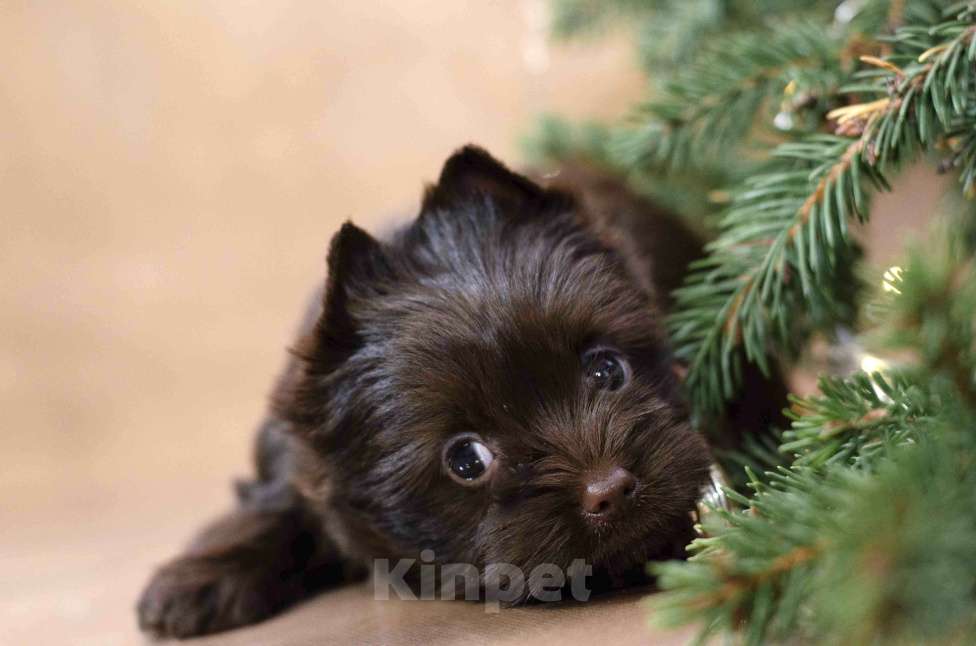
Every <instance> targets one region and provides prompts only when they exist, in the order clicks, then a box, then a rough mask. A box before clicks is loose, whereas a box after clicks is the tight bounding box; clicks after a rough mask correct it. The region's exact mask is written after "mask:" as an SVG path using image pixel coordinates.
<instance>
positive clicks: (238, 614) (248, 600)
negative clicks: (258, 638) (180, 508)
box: [137, 556, 280, 639]
mask: <svg viewBox="0 0 976 646" xmlns="http://www.w3.org/2000/svg"><path fill="white" fill-rule="evenodd" d="M261 579H262V577H260V576H255V574H254V572H253V571H249V570H248V569H247V568H242V567H241V564H240V563H235V562H228V561H221V560H217V561H213V560H209V559H206V558H197V557H192V556H190V557H185V558H182V559H177V560H176V561H173V562H171V563H169V564H167V565H165V566H163V567H162V568H161V569H160V570H159V571H157V572H156V574H155V576H153V578H152V580H150V582H149V585H148V586H147V587H146V589H145V591H144V592H143V593H142V597H141V598H140V599H139V603H138V607H137V614H138V616H139V626H140V628H142V630H144V631H146V632H149V633H152V634H154V635H156V636H158V637H175V638H178V639H183V638H186V637H193V636H195V635H204V634H207V633H215V632H219V631H222V630H229V629H231V628H237V627H239V626H244V625H247V624H252V623H255V622H257V621H260V620H262V619H265V618H267V617H268V616H270V615H272V614H274V612H275V611H276V610H277V609H278V607H280V604H277V603H276V597H277V596H278V595H276V593H275V591H274V587H275V584H274V582H271V581H264V582H262V580H261ZM266 584H270V585H266Z"/></svg>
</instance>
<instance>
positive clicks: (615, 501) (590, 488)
mask: <svg viewBox="0 0 976 646" xmlns="http://www.w3.org/2000/svg"><path fill="white" fill-rule="evenodd" d="M636 487H637V479H636V478H635V477H634V474H632V473H631V472H630V471H628V470H627V469H624V468H622V467H611V468H610V469H606V470H604V471H598V472H596V473H593V474H592V475H590V477H589V478H588V479H587V480H586V481H585V482H584V485H583V511H585V512H586V513H588V514H593V515H594V516H601V517H608V516H610V515H611V514H613V513H615V512H617V511H619V510H620V508H621V507H622V506H623V505H624V503H625V502H626V500H627V499H628V498H630V497H631V496H632V495H634V489H635V488H636Z"/></svg>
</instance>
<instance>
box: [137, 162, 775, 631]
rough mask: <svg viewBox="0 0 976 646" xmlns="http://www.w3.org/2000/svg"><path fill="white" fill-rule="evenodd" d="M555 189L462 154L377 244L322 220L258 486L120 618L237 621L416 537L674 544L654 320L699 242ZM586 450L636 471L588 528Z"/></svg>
mask: <svg viewBox="0 0 976 646" xmlns="http://www.w3.org/2000/svg"><path fill="white" fill-rule="evenodd" d="M563 182H564V183H566V184H568V185H569V186H568V189H569V190H562V189H555V188H544V187H543V186H541V185H539V184H537V183H536V182H533V181H531V180H530V179H528V178H526V177H524V176H521V175H517V174H515V173H513V172H511V171H509V170H508V169H506V168H505V167H504V166H502V165H501V164H499V163H498V162H497V161H495V160H494V159H493V158H491V157H490V156H489V155H488V154H487V153H485V152H484V151H482V150H480V149H477V148H474V147H467V148H464V149H462V150H461V151H459V152H458V153H456V154H455V155H454V156H453V157H451V158H450V159H449V160H448V161H447V163H446V164H445V166H444V170H443V172H442V175H441V177H440V179H439V181H438V182H437V184H436V185H434V186H432V187H430V188H429V189H428V190H427V192H426V194H425V197H424V200H423V205H422V208H421V212H420V214H419V216H418V217H417V219H416V220H415V221H414V222H413V223H411V224H410V225H409V226H407V227H406V228H404V229H402V230H401V231H399V232H398V233H397V234H396V235H394V236H393V237H392V239H390V240H389V241H385V242H381V241H378V240H375V239H374V238H373V237H371V236H370V235H369V234H367V233H365V232H364V231H362V230H361V229H359V228H357V227H356V226H355V225H353V224H351V223H347V224H345V225H344V226H343V227H342V229H341V230H340V231H339V233H337V234H336V236H335V238H334V239H333V241H332V245H331V249H330V251H329V256H328V268H329V272H328V279H327V283H326V287H325V289H324V290H323V294H322V296H321V297H317V298H316V301H315V303H314V304H313V306H312V308H311V310H310V312H309V314H308V315H307V316H306V323H305V324H304V325H303V326H302V331H301V333H300V335H299V339H298V341H297V342H296V344H295V347H294V357H293V359H292V360H291V362H290V363H289V365H288V367H287V369H286V370H285V373H284V374H283V376H282V377H281V379H280V380H279V383H278V386H277V388H276V390H275V393H274V397H273V405H272V412H271V413H270V415H269V419H268V420H267V421H266V422H265V424H264V426H263V427H262V430H261V432H260V434H259V442H258V456H257V462H258V479H257V480H256V481H255V482H252V483H246V484H243V485H241V486H240V487H239V491H240V493H241V498H242V502H241V508H240V509H239V510H238V511H235V512H233V514H231V515H230V516H229V517H228V518H227V519H225V520H223V521H221V523H219V524H218V525H217V526H215V527H214V528H212V529H211V530H209V531H208V532H207V533H206V534H205V535H204V539H203V540H202V542H198V544H197V545H196V546H194V547H192V548H191V549H190V551H189V552H188V553H187V554H186V555H184V556H182V557H180V558H178V559H177V560H175V561H174V562H172V563H170V564H169V565H167V566H164V567H163V568H162V569H161V570H160V571H159V573H157V575H156V577H155V578H154V579H153V581H152V582H151V583H150V586H149V588H148V589H147V591H146V592H145V594H144V597H143V601H142V602H141V604H140V610H139V616H140V621H141V623H142V626H143V627H144V628H146V629H148V630H150V631H152V632H155V633H159V634H162V635H173V636H177V637H184V636H188V635H193V634H200V633H205V632H212V631H216V630H221V629H225V628H230V627H233V626H238V625H243V624H246V623H250V622H253V621H258V620H260V619H262V618H264V617H266V616H268V615H269V614H272V613H274V612H276V611H278V610H279V609H280V608H283V607H284V606H286V605H288V604H289V603H292V602H294V601H296V600H298V599H301V598H302V597H304V596H307V595H308V594H310V593H311V592H313V591H314V590H316V589H318V588H319V587H320V586H321V585H324V584H327V583H330V582H335V581H338V580H346V579H349V578H352V577H354V576H356V575H361V573H362V572H363V570H364V568H365V567H366V566H368V565H369V563H371V561H372V559H375V558H391V559H396V558H400V557H410V558H417V556H418V554H419V553H420V551H421V550H423V549H432V550H433V551H434V553H435V554H436V556H437V560H438V561H439V562H442V563H443V562H465V563H472V564H474V565H476V566H477V567H478V569H479V570H483V568H484V566H485V565H488V564H491V563H498V562H504V563H511V564H514V565H516V566H519V567H521V568H523V570H524V571H525V572H528V571H529V570H531V569H532V568H533V567H534V566H535V565H536V564H539V563H543V562H547V563H554V564H556V565H559V566H561V567H563V568H565V567H567V566H568V565H569V564H570V562H571V561H573V560H574V559H577V558H582V559H585V560H586V561H587V562H589V563H592V564H593V565H594V566H595V567H596V569H597V570H598V571H599V572H600V573H602V575H609V576H616V575H622V574H625V573H627V572H630V571H634V570H635V568H636V569H639V568H641V567H642V565H643V563H644V562H646V561H647V560H649V559H653V558H661V557H672V556H675V555H679V556H680V555H681V554H682V553H683V546H684V545H685V544H686V543H687V541H688V539H689V538H690V536H691V526H690V521H689V511H690V510H691V509H692V508H693V506H694V503H695V501H696V498H697V496H698V493H699V490H700V487H701V486H702V484H703V483H704V481H705V479H706V476H707V471H708V467H709V464H710V461H711V458H710V454H709V450H708V447H707V446H706V443H705V442H704V440H703V439H702V437H701V436H700V435H699V434H698V433H696V432H695V431H693V430H692V429H691V427H690V425H689V422H688V413H687V410H686V408H685V404H684V402H683V401H682V399H681V396H680V390H679V384H678V381H677V378H676V377H675V376H674V371H673V370H672V364H673V359H672V357H671V353H670V349H669V345H668V340H667V337H666V334H665V331H664V328H663V326H662V317H663V314H664V312H665V310H666V308H667V307H668V299H667V291H669V290H670V289H671V288H673V287H675V286H676V285H677V282H678V281H679V280H680V276H681V275H682V274H683V272H684V270H685V267H686V265H687V263H688V262H689V261H690V260H691V259H693V258H694V257H695V256H696V255H697V254H698V253H700V248H701V246H700V242H699V241H698V240H697V238H696V237H695V236H693V235H692V234H691V233H689V232H688V230H687V229H685V228H684V227H683V226H682V225H681V224H680V223H679V222H678V221H677V220H675V219H674V218H672V217H671V216H669V215H668V214H665V213H662V212H660V211H658V210H657V209H655V208H654V207H652V206H650V205H649V204H647V203H645V202H642V201H640V200H638V199H636V198H634V197H633V196H631V195H630V194H628V193H627V192H626V191H625V190H624V189H623V188H622V187H621V186H620V185H618V184H616V183H614V182H612V181H610V180H607V179H606V178H603V177H601V176H599V175H595V174H593V173H591V172H589V171H587V170H585V169H570V168H568V169H566V171H565V173H564V180H563ZM596 345H600V346H608V347H612V348H614V349H616V350H617V351H619V352H620V353H621V354H622V355H623V356H624V357H626V359H627V361H628V362H629V364H630V366H631V368H632V373H633V374H632V378H631V379H630V381H629V383H627V384H626V386H624V387H623V388H621V389H620V390H619V391H616V392H605V391H596V390H594V389H593V388H592V387H591V386H590V385H589V382H587V381H586V379H585V378H584V375H583V372H582V368H581V363H580V357H581V355H582V353H583V352H584V351H585V350H586V349H588V348H592V347H594V346H596ZM769 403H770V410H775V408H776V407H777V406H778V402H769ZM764 415H765V417H766V418H768V417H769V415H768V414H766V413H762V414H760V417H763V416H764ZM766 421H768V420H766ZM461 432H470V433H476V434H478V435H479V436H480V437H481V438H482V439H483V440H484V441H485V442H486V444H488V445H489V446H490V447H491V449H492V450H493V451H494V453H495V456H496V462H497V463H496V465H495V467H496V468H495V470H494V471H493V473H492V475H491V478H490V479H489V481H487V482H486V483H485V484H484V485H482V486H477V487H468V486H462V485H460V484H458V483H457V482H455V481H454V480H452V479H451V478H450V477H449V476H448V474H447V473H446V471H445V467H444V466H443V464H442V459H441V456H442V450H443V447H444V445H445V442H447V441H448V440H449V439H450V438H451V437H452V436H455V435H456V434H458V433H461ZM610 464H612V465H618V466H621V467H623V468H625V469H627V470H629V471H630V472H631V473H633V474H634V476H635V477H636V479H637V486H636V490H635V492H634V500H633V501H632V502H633V504H632V506H631V507H630V509H629V510H628V513H626V514H623V515H621V516H619V517H618V518H615V519H613V520H612V522H607V523H601V524H599V525H597V526H594V525H593V523H591V522H589V521H588V520H587V519H586V518H584V517H583V516H582V514H581V508H580V490H581V487H582V486H583V480H582V478H583V477H584V475H585V474H586V473H589V472H591V471H592V470H593V469H595V468H598V467H601V466H606V465H610ZM596 578H599V577H596Z"/></svg>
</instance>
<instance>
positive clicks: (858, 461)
mask: <svg viewBox="0 0 976 646" xmlns="http://www.w3.org/2000/svg"><path fill="white" fill-rule="evenodd" d="M819 390H820V392H821V393H822V394H821V395H818V396H814V397H808V398H799V397H794V396H791V398H790V401H791V403H792V408H791V409H790V410H789V411H788V412H787V415H788V416H789V418H790V419H791V420H792V422H793V423H792V428H791V429H789V430H787V431H784V432H783V442H782V444H781V445H780V447H779V450H780V451H781V452H784V453H789V454H793V455H794V462H793V464H794V465H797V466H812V467H820V466H824V465H827V464H835V463H839V464H845V465H848V464H849V465H852V466H855V467H857V468H860V469H869V468H873V467H874V466H875V465H876V464H877V461H878V459H879V457H880V456H881V455H883V453H884V448H885V447H887V446H892V445H895V446H900V445H904V444H908V443H911V442H917V441H918V439H919V438H918V433H919V430H920V429H921V428H923V426H924V425H925V424H926V422H927V420H929V419H931V418H932V417H933V416H934V414H933V413H934V411H933V409H934V408H936V404H935V402H934V401H933V399H932V396H931V394H930V393H928V392H927V391H925V390H924V389H922V388H919V387H918V385H917V384H916V383H915V381H913V380H912V379H909V378H907V377H905V376H903V375H895V376H892V377H885V376H883V375H880V374H874V375H867V374H865V373H858V374H855V375H853V376H851V377H849V378H847V379H838V378H830V377H823V378H821V379H820V382H819Z"/></svg>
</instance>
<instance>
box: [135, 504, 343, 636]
mask: <svg viewBox="0 0 976 646" xmlns="http://www.w3.org/2000/svg"><path fill="white" fill-rule="evenodd" d="M341 577H342V565H341V563H340V562H339V561H338V558H337V557H336V552H335V549H334V547H333V546H332V545H331V542H330V541H329V540H328V539H327V538H326V537H325V536H324V535H323V534H322V533H321V530H320V529H319V527H318V526H317V525H316V524H315V523H314V522H313V521H312V520H311V519H310V518H309V517H308V515H307V512H305V511H304V510H303V509H301V507H300V506H297V505H295V506H289V507H286V508H282V509H276V510H267V509H259V508H248V507H247V506H245V507H242V508H240V509H238V510H236V511H234V512H232V513H231V514H229V515H227V516H225V517H223V518H221V519H219V520H218V521H217V522H215V523H214V524H213V525H211V526H210V527H208V528H207V529H205V530H204V531H203V532H202V534H201V535H200V536H198V537H197V539H196V540H195V541H194V542H193V544H192V545H191V546H190V548H189V549H188V550H187V551H186V553H184V554H183V555H181V556H179V557H177V558H176V559H174V560H173V561H170V562H169V563H167V564H165V565H163V566H162V567H161V568H159V570H158V571H157V572H156V574H155V575H154V576H153V578H152V579H151V580H150V582H149V585H148V586H147V587H146V590H145V591H144V592H143V595H142V597H141V599H140V601H139V604H138V615H139V624H140V626H141V627H142V629H143V630H146V631H148V632H151V633H154V634H156V635H158V636H161V637H177V638H184V637H191V636H194V635H202V634H206V633H212V632H218V631H221V630H227V629H230V628H235V627H238V626H244V625H246V624H251V623H255V622H257V621H260V620H262V619H265V618H267V617H269V616H271V615H272V614H274V613H276V612H278V611H280V610H282V609H283V608H285V607H287V606H289V605H291V604H293V603H295V602H297V601H299V600H301V599H302V598H304V597H306V596H308V595H309V594H311V593H312V592H314V591H315V590H317V589H319V588H321V587H322V586H324V585H327V584H329V583H333V582H336V581H338V580H339V579H341Z"/></svg>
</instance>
